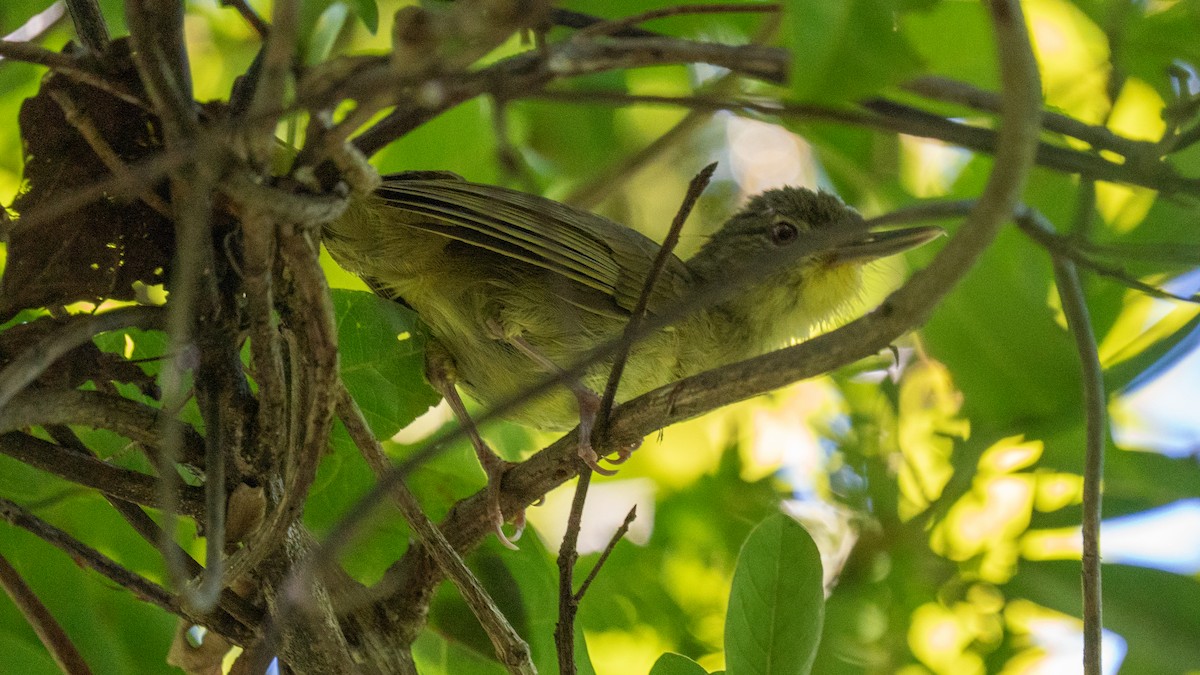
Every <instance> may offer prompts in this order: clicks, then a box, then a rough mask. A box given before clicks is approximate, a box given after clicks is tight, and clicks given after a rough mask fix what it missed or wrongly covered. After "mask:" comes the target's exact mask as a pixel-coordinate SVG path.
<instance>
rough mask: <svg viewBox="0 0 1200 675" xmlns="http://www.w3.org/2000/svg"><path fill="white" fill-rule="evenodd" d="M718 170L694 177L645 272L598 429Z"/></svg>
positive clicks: (703, 171)
mask: <svg viewBox="0 0 1200 675" xmlns="http://www.w3.org/2000/svg"><path fill="white" fill-rule="evenodd" d="M716 170H717V163H716V162H713V163H712V164H709V165H708V166H706V167H704V168H703V169H701V170H700V173H698V174H696V176H695V178H692V181H691V183H689V184H688V189H687V194H685V195H684V197H683V203H681V204H680V205H679V210H678V211H676V213H675V220H673V221H672V222H671V227H670V229H669V230H667V236H666V238H665V239H663V241H662V244H661V245H660V246H659V249H658V253H657V254H656V255H655V256H654V261H653V262H652V263H651V264H650V269H649V271H648V272H647V273H646V280H645V282H644V283H643V285H642V292H641V295H639V296H638V301H637V305H635V306H634V308H633V312H632V313H631V314H630V315H629V322H628V323H626V324H625V335H624V340H623V342H624V343H625V345H626V346H625V348H624V349H622V350H621V351H619V352H617V355H616V357H615V358H614V359H613V365H612V369H611V370H610V371H609V375H608V382H607V383H605V385H604V396H603V397H601V399H600V412H599V414H598V415H597V417H596V428H597V429H603V428H604V427H605V426H606V425H607V424H608V415H609V413H610V412H612V406H613V401H615V400H616V398H617V386H618V385H619V384H620V382H621V375H622V374H623V373H624V372H625V363H626V361H627V360H628V359H629V351H630V349H632V345H633V339H634V336H636V335H637V334H638V332H639V331H640V330H641V326H642V321H644V320H645V318H646V306H647V305H648V304H649V303H650V297H651V296H652V295H653V293H654V285H655V284H657V283H658V277H659V275H660V274H662V271H663V268H664V267H666V265H667V261H668V260H669V259H670V258H671V256H673V255H674V252H675V246H676V245H678V244H679V234H680V233H681V232H682V231H683V224H684V223H685V222H687V218H688V216H689V215H691V213H692V209H693V208H694V207H695V206H696V201H697V200H698V199H700V194H701V193H703V192H704V189H705V188H707V187H708V182H709V181H710V180H712V176H713V172H715V171H716ZM593 435H594V434H593Z"/></svg>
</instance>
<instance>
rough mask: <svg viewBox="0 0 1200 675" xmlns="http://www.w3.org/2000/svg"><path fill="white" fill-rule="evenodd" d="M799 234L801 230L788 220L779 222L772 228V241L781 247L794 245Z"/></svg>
mask: <svg viewBox="0 0 1200 675" xmlns="http://www.w3.org/2000/svg"><path fill="white" fill-rule="evenodd" d="M799 234H800V230H798V229H796V226H795V225H794V224H792V223H789V222H788V221H786V220H780V221H777V222H776V223H775V224H774V225H772V226H771V241H773V242H775V244H776V245H779V246H782V245H784V244H790V243H792V242H793V241H795V240H796V237H797V236H798V235H799Z"/></svg>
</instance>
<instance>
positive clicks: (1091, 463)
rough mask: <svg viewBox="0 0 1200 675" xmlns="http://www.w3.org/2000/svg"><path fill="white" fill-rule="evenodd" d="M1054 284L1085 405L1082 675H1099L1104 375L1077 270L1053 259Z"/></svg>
mask: <svg viewBox="0 0 1200 675" xmlns="http://www.w3.org/2000/svg"><path fill="white" fill-rule="evenodd" d="M1052 258H1053V260H1054V280H1055V284H1056V285H1057V286H1058V294H1059V298H1060V299H1061V300H1062V306H1063V313H1064V314H1066V316H1067V327H1068V328H1069V329H1070V331H1071V335H1072V337H1074V338H1075V348H1076V349H1077V350H1078V351H1079V359H1080V361H1081V362H1082V363H1081V365H1082V374H1083V377H1082V380H1083V404H1084V408H1085V410H1086V414H1087V446H1086V448H1087V449H1086V452H1085V454H1084V465H1083V555H1082V558H1083V671H1084V673H1086V674H1087V675H1100V673H1101V672H1102V667H1101V659H1100V657H1101V644H1102V639H1103V636H1102V633H1103V629H1104V622H1103V619H1102V610H1103V602H1102V600H1101V593H1100V588H1101V581H1100V577H1101V571H1100V513H1101V500H1102V499H1103V496H1102V493H1101V490H1100V486H1101V481H1102V480H1103V477H1104V437H1105V420H1104V406H1105V402H1104V371H1103V369H1102V368H1101V366H1100V355H1099V352H1098V351H1097V347H1096V336H1095V335H1094V334H1093V333H1092V325H1091V319H1090V318H1089V317H1088V309H1087V299H1086V298H1085V297H1084V294H1083V287H1082V286H1081V285H1080V283H1079V275H1078V273H1077V272H1076V270H1075V264H1074V263H1072V262H1071V261H1070V260H1069V259H1067V258H1064V257H1062V256H1058V255H1052Z"/></svg>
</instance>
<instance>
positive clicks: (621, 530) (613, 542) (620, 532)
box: [575, 504, 637, 603]
mask: <svg viewBox="0 0 1200 675" xmlns="http://www.w3.org/2000/svg"><path fill="white" fill-rule="evenodd" d="M636 518H637V504H634V505H633V506H631V507H629V513H627V514H625V520H623V521H621V526H620V527H618V528H617V530H616V532H613V536H612V537H611V538H610V539H609V540H608V544H607V545H605V547H604V550H603V551H601V552H600V558H599V559H598V560H596V564H595V565H593V566H592V569H591V571H590V572H588V575H587V578H586V579H584V580H583V583H582V584H579V590H578V591H575V602H576V603H578V602H581V601H583V595H584V594H585V593H587V590H588V588H590V587H591V585H592V582H593V581H595V580H596V577H598V576H600V568H601V567H604V563H605V562H606V561H607V560H608V556H609V555H611V554H612V552H613V550H614V549H616V548H617V544H618V543H619V542H620V541H621V539H623V538H625V535H626V534H627V533H628V532H629V526H630V525H632V524H633V521H634V519H636Z"/></svg>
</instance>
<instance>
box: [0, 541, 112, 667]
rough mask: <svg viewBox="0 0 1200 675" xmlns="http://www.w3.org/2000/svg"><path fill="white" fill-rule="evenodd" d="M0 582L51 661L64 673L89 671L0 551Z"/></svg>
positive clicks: (48, 611) (64, 633)
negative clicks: (48, 654) (48, 653)
mask: <svg viewBox="0 0 1200 675" xmlns="http://www.w3.org/2000/svg"><path fill="white" fill-rule="evenodd" d="M0 586H3V587H4V592H5V593H7V594H8V597H9V598H11V599H12V601H13V604H14V605H16V606H17V609H18V610H20V611H21V615H22V616H24V617H25V620H26V621H28V622H29V626H30V627H31V628H33V632H34V633H37V636H38V639H39V640H41V641H42V644H43V645H44V646H45V647H46V651H48V652H50V656H51V657H53V658H54V662H55V663H57V664H58V667H59V668H61V669H62V671H63V672H64V673H67V675H90V674H91V672H92V669H91V668H89V667H88V664H87V661H84V660H83V656H82V655H80V653H79V650H78V649H76V648H75V644H74V643H73V642H71V638H70V637H68V636H67V632H66V631H64V630H63V628H62V626H61V625H59V623H58V622H57V621H55V620H54V616H53V615H52V614H50V610H49V609H47V608H46V605H44V604H42V601H41V599H40V598H38V596H37V594H36V593H34V592H33V589H32V588H30V587H29V585H28V584H26V583H25V580H24V579H22V578H21V574H20V573H19V572H17V570H16V568H14V567H13V566H12V565H11V564H10V563H9V562H8V559H7V558H5V557H4V556H3V555H0Z"/></svg>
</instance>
